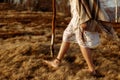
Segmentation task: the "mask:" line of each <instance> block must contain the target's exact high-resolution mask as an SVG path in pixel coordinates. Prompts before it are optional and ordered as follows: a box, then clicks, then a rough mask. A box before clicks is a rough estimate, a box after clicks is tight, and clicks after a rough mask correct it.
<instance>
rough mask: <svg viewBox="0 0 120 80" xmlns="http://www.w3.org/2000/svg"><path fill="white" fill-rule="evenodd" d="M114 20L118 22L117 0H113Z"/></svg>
mask: <svg viewBox="0 0 120 80" xmlns="http://www.w3.org/2000/svg"><path fill="white" fill-rule="evenodd" d="M115 5H116V7H115V22H116V23H117V22H118V1H117V0H115Z"/></svg>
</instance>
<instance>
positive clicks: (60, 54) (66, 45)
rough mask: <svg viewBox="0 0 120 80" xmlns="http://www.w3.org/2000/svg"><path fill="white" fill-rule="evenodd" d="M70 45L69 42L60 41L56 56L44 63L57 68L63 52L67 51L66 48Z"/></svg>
mask: <svg viewBox="0 0 120 80" xmlns="http://www.w3.org/2000/svg"><path fill="white" fill-rule="evenodd" d="M69 46H70V43H69V42H62V44H61V47H60V50H59V53H58V55H57V58H56V59H54V60H53V61H46V60H45V61H44V62H45V63H46V64H48V65H50V66H52V67H54V68H58V66H59V64H60V62H61V60H62V58H63V57H64V55H65V53H66V52H67V50H68V48H69Z"/></svg>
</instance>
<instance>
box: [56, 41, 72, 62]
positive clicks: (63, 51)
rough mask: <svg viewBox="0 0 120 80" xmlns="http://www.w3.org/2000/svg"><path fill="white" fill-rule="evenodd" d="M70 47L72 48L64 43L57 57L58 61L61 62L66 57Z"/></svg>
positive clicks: (67, 43)
mask: <svg viewBox="0 0 120 80" xmlns="http://www.w3.org/2000/svg"><path fill="white" fill-rule="evenodd" d="M69 46H70V43H69V42H62V44H61V47H60V50H59V53H58V55H57V59H59V60H61V59H62V58H63V57H64V55H65V53H66V52H67V50H68V48H69Z"/></svg>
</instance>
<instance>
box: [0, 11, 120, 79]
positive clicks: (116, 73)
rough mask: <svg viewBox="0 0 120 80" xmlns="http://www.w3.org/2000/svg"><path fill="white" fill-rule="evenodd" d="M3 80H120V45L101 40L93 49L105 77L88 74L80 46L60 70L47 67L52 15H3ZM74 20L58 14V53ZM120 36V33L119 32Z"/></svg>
mask: <svg viewBox="0 0 120 80" xmlns="http://www.w3.org/2000/svg"><path fill="white" fill-rule="evenodd" d="M0 14H1V15H0V17H1V19H0V80H120V68H119V67H120V44H119V42H116V41H115V40H114V41H108V40H106V39H104V38H101V45H100V46H99V47H98V48H96V49H93V50H92V54H93V57H94V64H95V66H96V69H97V70H98V71H99V72H100V73H101V74H102V75H105V76H104V77H97V78H96V77H93V76H91V75H90V74H88V73H87V72H85V71H84V69H85V68H87V64H86V62H85V60H84V58H83V56H82V54H81V52H80V50H79V46H78V45H77V44H74V43H73V44H72V45H71V47H70V49H69V50H68V52H67V54H66V55H65V57H64V59H63V60H62V64H61V66H60V67H59V68H58V69H53V68H51V67H49V66H47V65H45V64H44V63H43V62H42V61H43V60H46V59H47V60H52V59H54V58H52V57H50V42H51V21H52V19H51V17H52V13H50V12H30V11H28V12H26V11H22V12H16V11H14V10H13V11H11V10H10V11H7V12H6V11H1V13H0ZM69 20H70V17H65V16H64V15H63V14H61V13H58V14H57V24H56V29H55V32H56V36H55V44H54V49H55V54H54V56H56V55H57V53H58V51H59V47H60V45H61V41H62V34H63V31H64V29H65V28H66V26H67V24H68V23H69ZM118 35H119V33H118Z"/></svg>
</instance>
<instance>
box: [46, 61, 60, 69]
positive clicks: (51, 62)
mask: <svg viewBox="0 0 120 80" xmlns="http://www.w3.org/2000/svg"><path fill="white" fill-rule="evenodd" d="M44 63H45V64H47V65H48V66H51V67H53V68H58V67H59V65H60V60H58V59H55V60H53V61H47V60H44Z"/></svg>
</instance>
